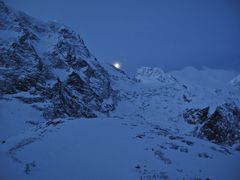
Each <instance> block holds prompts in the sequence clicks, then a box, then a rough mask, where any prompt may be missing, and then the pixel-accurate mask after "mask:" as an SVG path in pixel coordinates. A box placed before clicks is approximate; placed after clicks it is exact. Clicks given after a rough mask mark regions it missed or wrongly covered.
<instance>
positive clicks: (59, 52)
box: [0, 2, 114, 119]
mask: <svg viewBox="0 0 240 180" xmlns="http://www.w3.org/2000/svg"><path fill="white" fill-rule="evenodd" d="M0 9H1V11H0V13H1V14H0V17H1V26H0V31H1V32H0V34H1V39H0V50H1V51H0V56H1V61H0V68H1V69H0V70H1V77H0V92H1V94H15V96H17V97H18V98H19V99H21V100H22V101H24V102H27V103H29V104H35V103H36V104H35V107H36V108H38V109H41V110H42V111H43V114H44V116H45V118H50V119H53V118H58V117H96V116H97V115H96V112H108V111H111V110H113V109H114V100H113V99H114V92H113V90H112V88H111V85H110V80H109V76H108V73H107V72H106V70H105V69H104V68H103V67H102V66H101V65H100V63H99V62H98V61H97V59H96V58H95V57H94V56H93V55H92V54H91V53H90V52H89V50H88V49H87V47H86V46H85V44H84V42H83V40H82V39H81V38H80V36H79V35H78V34H76V33H75V32H74V31H72V30H71V29H69V28H68V27H67V26H65V25H62V24H57V23H54V22H47V23H45V22H41V21H38V20H36V19H34V18H32V17H30V16H28V15H26V14H24V13H22V12H18V11H15V10H12V9H11V8H9V7H7V6H6V5H5V4H4V3H3V2H1V3H0ZM22 92H25V94H24V95H23V94H22Z"/></svg>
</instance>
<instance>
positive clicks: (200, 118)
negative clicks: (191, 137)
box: [183, 103, 240, 145]
mask: <svg viewBox="0 0 240 180" xmlns="http://www.w3.org/2000/svg"><path fill="white" fill-rule="evenodd" d="M183 117H184V119H185V120H186V122H188V123H190V124H194V125H197V128H196V130H195V132H194V133H195V135H196V136H197V137H200V138H206V139H208V140H209V141H212V142H214V143H217V144H225V145H233V144H236V143H239V142H240V108H239V107H238V106H237V105H236V104H235V103H225V104H223V105H220V106H218V107H217V108H216V110H215V111H214V113H213V114H209V108H208V107H207V108H204V109H188V110H186V111H185V112H184V113H183Z"/></svg>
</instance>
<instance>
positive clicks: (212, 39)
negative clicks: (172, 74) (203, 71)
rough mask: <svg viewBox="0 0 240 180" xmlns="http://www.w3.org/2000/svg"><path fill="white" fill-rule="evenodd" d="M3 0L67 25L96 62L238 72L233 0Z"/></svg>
mask: <svg viewBox="0 0 240 180" xmlns="http://www.w3.org/2000/svg"><path fill="white" fill-rule="evenodd" d="M5 2H6V3H7V4H9V5H11V6H13V7H14V8H16V9H20V10H23V11H25V12H26V13H28V14H29V15H32V16H34V17H37V18H40V19H42V20H56V21H58V22H61V23H64V24H66V25H68V26H70V27H71V28H72V29H74V30H75V31H77V32H78V33H79V34H80V35H81V36H82V38H83V39H84V40H85V42H86V44H87V46H88V47H89V49H90V50H91V51H92V53H93V54H94V55H95V56H96V57H97V58H98V59H99V60H100V61H106V62H113V61H119V62H121V64H122V67H123V69H124V70H126V71H127V72H129V73H133V72H135V71H136V69H137V68H138V67H141V66H158V67H162V68H163V69H164V70H167V71H168V70H173V69H180V68H183V67H185V66H195V67H198V68H200V67H203V66H208V67H213V68H220V69H233V70H236V71H240V1H238V0H210V1H209V0H201V1H200V0H195V1H194V0H188V1H187V0H182V1H179V0H166V1H165V0H138V1H133V0H121V1H114V0H112V1H110V0H105V1H104V0H103V1H99V0H86V1H81V0H51V1H49V0H41V1H34V0H21V1H19V0H5Z"/></svg>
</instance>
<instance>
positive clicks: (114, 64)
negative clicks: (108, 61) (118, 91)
mask: <svg viewBox="0 0 240 180" xmlns="http://www.w3.org/2000/svg"><path fill="white" fill-rule="evenodd" d="M113 66H114V67H115V68H117V69H120V68H121V64H120V63H119V62H115V63H113Z"/></svg>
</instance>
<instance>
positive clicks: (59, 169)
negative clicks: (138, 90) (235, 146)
mask: <svg viewBox="0 0 240 180" xmlns="http://www.w3.org/2000/svg"><path fill="white" fill-rule="evenodd" d="M4 101H5V100H4ZM5 103H6V104H8V107H9V110H10V111H13V110H14V108H16V105H15V104H16V102H15V100H12V101H10V102H9V101H6V102H5ZM11 104H12V106H11ZM124 107H125V110H126V111H125V113H126V114H124V111H123V109H124ZM121 108H123V109H121ZM127 109H128V108H127V104H126V102H124V101H123V102H121V103H120V104H119V110H117V111H116V112H113V113H112V114H111V115H110V117H99V118H95V119H74V120H71V119H65V120H64V119H57V120H54V121H53V122H51V123H40V124H39V125H34V127H32V128H29V129H28V130H26V131H24V132H22V133H18V134H17V135H13V136H9V137H8V138H6V139H5V142H2V144H0V159H1V161H0V166H1V168H0V176H1V179H72V180H74V179H76V180H77V179H84V180H95V179H96V180H99V179H105V180H106V179H115V180H117V179H119V180H128V179H131V180H132V179H168V178H169V179H182V178H186V179H197V178H201V179H207V178H209V179H236V180H237V179H239V178H240V172H239V170H238V164H239V162H240V153H239V152H238V151H235V150H232V149H231V148H227V147H223V146H219V145H216V144H213V143H210V142H207V141H204V140H200V139H196V138H193V137H191V136H188V135H187V134H181V133H177V132H174V133H173V132H172V130H170V129H169V128H170V127H167V125H166V124H164V121H162V122H161V121H158V122H156V121H155V122H154V120H153V119H154V117H152V118H151V117H150V116H149V117H148V119H146V117H144V116H140V115H139V114H134V113H132V114H131V115H130V114H129V115H127V114H128V113H129V112H130V111H129V112H128V111H127ZM132 110H133V111H134V110H136V109H135V108H132ZM16 111H17V109H16ZM34 111H37V110H34V109H33V110H32V112H31V113H34ZM26 113H28V112H27V111H26ZM121 114H122V116H121ZM26 117H28V116H27V114H26ZM36 118H41V117H40V116H39V117H37V116H36ZM161 124H162V125H161ZM169 126H174V123H169ZM3 132H4V130H3ZM3 137H4V136H2V137H1V139H2V140H3Z"/></svg>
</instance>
